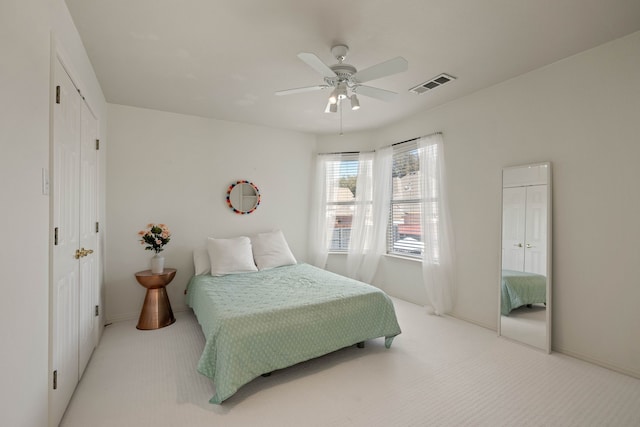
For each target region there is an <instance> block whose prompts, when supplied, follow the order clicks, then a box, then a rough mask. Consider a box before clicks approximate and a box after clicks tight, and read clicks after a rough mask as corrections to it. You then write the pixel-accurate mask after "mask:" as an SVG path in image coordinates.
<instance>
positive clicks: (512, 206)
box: [502, 187, 526, 271]
mask: <svg viewBox="0 0 640 427" xmlns="http://www.w3.org/2000/svg"><path fill="white" fill-rule="evenodd" d="M502 197H503V201H502V204H503V211H502V215H503V218H502V269H503V270H515V271H522V268H523V265H524V246H525V203H526V189H525V187H513V188H505V189H504V190H503V196H502Z"/></svg>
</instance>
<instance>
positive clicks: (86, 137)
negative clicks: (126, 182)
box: [78, 102, 98, 376]
mask: <svg viewBox="0 0 640 427" xmlns="http://www.w3.org/2000/svg"><path fill="white" fill-rule="evenodd" d="M80 129H81V134H80V135H81V149H80V152H81V156H80V158H81V161H80V177H81V178H80V224H79V227H80V248H81V250H82V249H84V250H85V253H87V255H85V256H83V257H82V258H80V286H79V340H80V342H79V366H78V372H79V375H80V376H82V373H83V372H84V369H85V367H86V366H87V362H89V357H91V353H92V352H93V349H94V348H95V346H96V339H97V336H98V335H97V333H96V332H97V328H98V317H97V316H96V314H95V307H96V305H97V304H98V303H97V301H98V244H97V241H98V233H97V231H96V221H97V218H98V214H97V209H98V199H97V193H98V182H97V176H98V166H97V154H96V153H97V152H96V139H97V136H98V124H97V120H96V118H95V117H94V116H93V113H91V110H90V109H89V107H87V104H86V103H84V102H82V108H81V127H80Z"/></svg>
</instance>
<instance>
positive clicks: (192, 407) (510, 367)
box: [61, 299, 640, 427]
mask: <svg viewBox="0 0 640 427" xmlns="http://www.w3.org/2000/svg"><path fill="white" fill-rule="evenodd" d="M394 303H395V306H396V310H397V314H398V320H399V322H400V326H401V327H402V330H403V333H402V334H401V335H400V336H398V337H396V339H395V341H394V343H393V346H392V347H391V349H389V350H387V349H385V348H384V343H383V340H382V339H377V340H374V341H368V342H367V345H366V347H365V348H364V349H358V348H356V347H355V346H354V347H350V348H346V349H343V350H340V351H337V352H335V353H332V354H329V355H327V356H324V357H321V358H318V359H314V360H311V361H309V362H305V363H302V364H299V365H296V366H293V367H291V368H287V369H284V370H281V371H276V372H274V373H273V374H272V375H271V376H270V377H266V378H263V377H260V378H257V379H255V380H254V381H252V382H251V383H249V384H247V385H245V386H244V387H243V388H241V389H240V390H239V392H238V393H236V394H235V395H234V396H232V397H231V398H230V399H229V400H227V401H225V402H224V403H223V404H222V405H212V404H210V403H208V400H209V399H210V398H211V396H212V395H213V393H214V387H213V384H212V383H211V382H210V381H209V379H207V378H205V377H203V376H202V375H200V374H198V373H197V372H196V364H197V361H198V358H199V355H200V352H201V351H202V348H203V346H204V337H203V335H202V332H201V329H200V326H199V325H198V323H197V321H196V320H195V317H194V316H193V314H192V313H191V312H183V313H177V315H176V317H177V322H176V323H174V324H173V325H171V326H169V327H167V328H163V329H160V330H156V331H138V330H137V329H136V328H135V324H136V322H135V321H133V320H132V321H126V322H119V323H115V324H113V325H111V326H109V327H107V328H106V329H105V331H104V335H103V337H102V341H101V343H100V345H99V346H98V348H97V349H96V350H95V352H94V354H93V356H92V359H91V361H90V363H89V366H88V368H87V370H86V372H85V374H84V376H83V378H82V380H81V382H80V384H79V385H78V388H77V390H76V392H75V394H74V396H73V398H72V401H71V403H70V405H69V408H68V409H67V412H66V414H65V417H64V418H63V420H62V424H61V425H62V426H65V427H71V426H74V427H75V426H77V427H87V426H91V427H99V426H118V427H125V426H137V427H144V426H154V427H161V426H171V427H173V426H189V427H190V426H194V427H196V426H225V427H226V426H231V427H233V426H331V427H339V426H385V427H387V426H581V427H583V426H640V405H639V404H638V402H640V380H638V379H635V378H631V377H628V376H625V375H622V374H618V373H616V372H613V371H610V370H607V369H604V368H600V367H597V366H594V365H591V364H589V363H586V362H582V361H579V360H576V359H573V358H570V357H567V356H564V355H561V354H556V353H552V354H551V355H547V354H545V353H543V352H542V351H537V350H535V349H532V348H530V347H527V346H524V345H520V344H517V343H514V342H511V341H509V340H506V339H501V338H498V337H496V335H495V333H494V332H493V331H489V330H486V329H483V328H481V327H478V326H475V325H472V324H469V323H466V322H463V321H460V320H457V319H453V318H449V317H435V316H429V315H427V314H426V313H425V311H424V309H423V308H421V307H418V306H416V305H413V304H410V303H407V302H404V301H401V300H397V299H394Z"/></svg>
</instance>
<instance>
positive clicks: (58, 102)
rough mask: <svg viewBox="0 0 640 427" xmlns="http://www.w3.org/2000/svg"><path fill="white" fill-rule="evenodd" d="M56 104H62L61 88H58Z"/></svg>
mask: <svg viewBox="0 0 640 427" xmlns="http://www.w3.org/2000/svg"><path fill="white" fill-rule="evenodd" d="M56 104H60V86H56Z"/></svg>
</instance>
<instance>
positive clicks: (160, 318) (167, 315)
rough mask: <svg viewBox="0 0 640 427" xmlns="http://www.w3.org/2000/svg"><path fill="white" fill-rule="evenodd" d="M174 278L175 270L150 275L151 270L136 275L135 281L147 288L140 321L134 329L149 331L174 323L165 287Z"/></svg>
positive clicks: (167, 269)
mask: <svg viewBox="0 0 640 427" xmlns="http://www.w3.org/2000/svg"><path fill="white" fill-rule="evenodd" d="M175 276H176V269H175V268H165V269H164V271H163V272H162V273H152V272H151V270H144V271H139V272H137V273H136V280H137V281H138V283H140V284H141V285H142V286H144V287H145V288H147V294H146V295H145V297H144V304H143V305H142V311H141V312H140V319H138V325H137V326H136V328H138V329H143V330H149V329H160V328H164V327H165V326H169V325H171V324H172V323H174V322H175V321H176V318H175V317H173V310H171V303H170V302H169V295H167V290H166V286H167V285H168V284H169V283H171V281H172V280H173V278H174V277H175Z"/></svg>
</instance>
